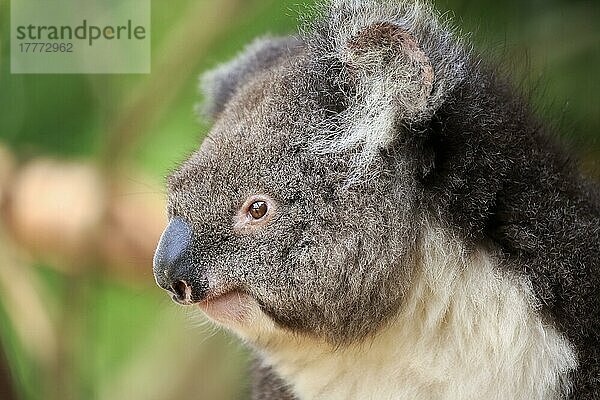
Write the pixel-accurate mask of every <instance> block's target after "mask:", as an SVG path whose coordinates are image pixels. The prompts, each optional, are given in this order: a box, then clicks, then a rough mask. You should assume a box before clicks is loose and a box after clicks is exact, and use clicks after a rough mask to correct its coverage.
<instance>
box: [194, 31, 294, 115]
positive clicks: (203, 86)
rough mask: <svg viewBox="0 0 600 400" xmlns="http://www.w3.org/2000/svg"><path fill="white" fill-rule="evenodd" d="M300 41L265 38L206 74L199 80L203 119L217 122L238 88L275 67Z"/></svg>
mask: <svg viewBox="0 0 600 400" xmlns="http://www.w3.org/2000/svg"><path fill="white" fill-rule="evenodd" d="M299 43H300V41H299V39H297V38H295V37H293V36H286V37H269V36H266V37H262V38H259V39H256V40H255V41H254V42H252V43H251V44H249V45H248V46H246V48H245V49H244V50H242V52H240V54H239V55H238V56H237V57H236V58H234V59H233V60H232V61H230V62H228V63H225V64H222V65H220V66H218V67H217V68H215V69H213V70H211V71H208V72H206V73H205V74H203V75H202V76H201V78H200V91H201V92H202V94H203V95H204V102H203V103H202V104H201V105H200V107H199V112H200V114H201V115H202V116H203V117H207V118H209V119H212V120H214V119H216V118H217V117H218V116H219V114H220V113H221V112H222V111H223V109H224V108H225V106H226V105H227V102H228V101H229V100H230V99H231V98H232V97H233V96H234V95H235V93H236V92H237V90H238V88H240V87H241V86H243V85H244V84H245V83H247V82H248V81H249V80H250V79H252V77H253V76H255V75H256V74H258V73H260V72H261V71H264V70H267V69H268V68H271V67H273V66H274V65H276V64H277V63H278V62H280V61H281V60H282V59H285V58H286V56H287V55H289V53H290V52H292V51H293V50H294V49H297V48H298V45H299Z"/></svg>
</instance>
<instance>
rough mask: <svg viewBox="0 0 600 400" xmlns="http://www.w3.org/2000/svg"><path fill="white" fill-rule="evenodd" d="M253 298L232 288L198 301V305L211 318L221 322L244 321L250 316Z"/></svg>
mask: <svg viewBox="0 0 600 400" xmlns="http://www.w3.org/2000/svg"><path fill="white" fill-rule="evenodd" d="M251 301H252V300H251V298H250V296H248V295H247V294H245V293H243V292H241V291H238V290H232V291H229V292H226V293H223V294H218V295H213V296H209V297H207V298H206V299H204V300H202V301H201V302H199V303H198V307H199V308H200V309H201V310H202V312H204V314H206V315H207V316H208V317H209V318H211V319H213V320H215V321H217V322H221V323H227V322H238V323H239V322H243V321H244V320H245V319H246V317H247V316H248V311H249V304H250V303H251Z"/></svg>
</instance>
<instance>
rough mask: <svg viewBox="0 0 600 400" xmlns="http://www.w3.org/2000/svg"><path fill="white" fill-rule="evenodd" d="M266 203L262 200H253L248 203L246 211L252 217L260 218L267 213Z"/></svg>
mask: <svg viewBox="0 0 600 400" xmlns="http://www.w3.org/2000/svg"><path fill="white" fill-rule="evenodd" d="M267 209H268V207H267V203H266V202H264V201H255V202H254V203H252V204H251V205H250V208H249V209H248V213H249V214H250V216H251V217H252V218H254V219H261V218H262V217H264V216H265V215H266V214H267Z"/></svg>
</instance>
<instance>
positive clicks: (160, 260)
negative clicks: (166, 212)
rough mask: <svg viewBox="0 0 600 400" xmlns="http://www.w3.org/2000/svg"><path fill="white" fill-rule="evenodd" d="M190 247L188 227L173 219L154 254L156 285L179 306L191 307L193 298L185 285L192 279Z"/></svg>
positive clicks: (189, 230) (179, 219)
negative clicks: (170, 295) (167, 292)
mask: <svg viewBox="0 0 600 400" xmlns="http://www.w3.org/2000/svg"><path fill="white" fill-rule="evenodd" d="M191 243H192V229H191V228H190V226H189V225H188V224H187V223H186V222H185V221H184V220H182V219H181V218H173V219H171V221H170V222H169V225H167V228H166V229H165V231H164V232H163V234H162V236H161V237H160V241H159V242H158V247H157V248H156V252H155V253H154V262H153V264H154V268H153V269H154V278H155V279H156V283H157V284H158V286H160V287H161V288H163V289H165V290H167V291H169V292H170V293H171V294H172V296H173V300H175V301H176V302H178V303H181V304H191V303H192V297H193V296H192V295H193V290H192V286H191V285H190V284H189V283H188V282H189V281H190V278H192V277H191V276H190V274H191V273H192V265H191V260H190V246H191ZM194 297H195V296H194Z"/></svg>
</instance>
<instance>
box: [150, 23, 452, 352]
mask: <svg viewBox="0 0 600 400" xmlns="http://www.w3.org/2000/svg"><path fill="white" fill-rule="evenodd" d="M332 14H333V15H339V14H340V13H332ZM341 18H343V16H342V17H341ZM375 22H377V21H373V23H371V22H370V21H358V22H357V25H356V26H355V27H354V28H353V29H348V30H346V29H344V30H343V31H341V32H338V33H337V34H336V35H337V36H336V35H333V34H332V29H333V26H334V25H337V26H341V25H339V24H338V22H336V21H329V24H330V25H331V26H329V25H327V26H325V28H323V29H321V30H320V31H321V32H322V33H321V34H319V35H321V36H319V35H317V34H315V35H314V36H311V37H308V38H302V39H298V38H284V39H263V40H260V41H257V42H255V43H254V44H252V45H251V46H249V47H248V48H247V49H246V50H245V52H244V53H243V54H242V55H241V56H240V57H238V58H237V59H236V60H234V61H233V62H231V63H229V64H227V65H225V66H223V67H221V68H219V69H217V70H216V71H214V72H212V73H209V74H208V75H207V76H206V77H205V79H204V82H205V93H206V94H207V97H208V104H207V107H206V109H207V111H208V114H209V116H211V117H212V118H213V119H215V123H214V126H213V128H212V130H211V132H210V134H209V135H208V137H207V138H206V139H205V140H204V143H203V144H202V146H201V148H200V149H199V151H197V152H196V153H195V154H193V155H192V156H191V157H190V158H189V159H188V160H187V161H185V162H184V163H183V165H182V166H181V167H180V168H179V169H178V170H177V171H176V172H174V173H173V174H172V176H170V178H169V180H168V189H169V206H168V211H169V218H170V224H169V227H168V228H167V230H166V231H165V233H164V234H163V237H162V238H161V242H160V243H159V247H158V249H157V253H156V256H155V263H154V272H155V276H156V279H157V282H158V284H159V285H160V286H161V287H163V288H165V289H166V290H168V291H170V292H171V293H172V294H173V297H174V299H175V300H176V301H178V302H180V303H182V304H195V303H198V304H199V305H200V307H201V308H202V309H203V310H204V311H205V312H206V313H207V314H208V315H209V316H210V317H212V318H213V319H214V320H217V321H218V322H220V323H222V324H224V325H226V326H228V327H230V328H232V329H233V330H234V331H236V332H237V333H239V334H240V335H242V336H246V337H249V338H251V339H253V340H255V341H256V340H270V339H269V338H270V337H271V336H273V335H274V334H275V333H281V332H285V333H294V334H305V335H310V336H314V337H318V338H323V339H325V340H327V341H329V342H334V343H342V342H347V341H351V340H354V339H358V338H361V337H365V336H367V335H369V334H370V333H372V332H374V331H375V330H377V328H378V327H380V326H381V325H382V324H384V323H385V322H386V321H387V320H388V319H389V318H390V317H391V316H392V315H394V313H396V312H397V311H398V309H399V307H400V305H401V303H402V298H403V296H404V294H405V293H406V291H407V290H408V289H409V288H410V281H411V276H412V272H413V269H414V268H413V257H414V254H415V253H416V250H415V243H416V241H417V240H418V235H419V232H420V229H421V225H422V221H423V218H422V211H419V210H420V208H419V207H418V204H417V203H418V193H419V188H418V185H417V180H416V175H417V174H416V172H415V171H416V170H417V169H418V168H419V167H418V165H419V162H420V160H419V161H418V162H417V161H415V160H414V159H413V157H412V156H411V152H412V147H413V146H415V142H414V141H411V140H410V137H409V136H406V137H399V136H398V135H395V132H396V131H398V130H399V126H400V125H401V124H403V121H406V120H407V119H412V120H413V121H414V126H418V125H419V121H420V120H421V119H423V116H424V115H426V114H427V113H428V112H430V108H433V107H434V103H436V102H438V101H439V97H440V96H439V94H438V93H437V92H435V90H441V89H440V88H443V87H444V82H445V81H444V80H443V79H441V80H439V82H437V86H436V88H437V89H435V90H434V89H432V79H433V74H434V73H436V72H437V73H440V75H443V73H444V72H445V71H444V66H443V65H442V66H439V67H437V69H436V68H434V67H432V66H431V65H430V64H429V60H428V59H427V57H426V56H425V55H424V53H423V51H422V50H421V49H420V48H419V47H418V46H417V44H416V43H415V42H414V40H413V38H412V36H411V34H410V32H408V31H406V30H405V29H403V28H402V27H400V26H397V25H393V24H382V23H379V22H377V23H375ZM420 29H424V28H423V27H420ZM323 35H324V36H323ZM379 36H381V38H379ZM380 39H381V40H380ZM381 43H383V44H384V47H381V46H382V45H381ZM340 49H341V50H340ZM396 61H397V62H396ZM390 65H393V66H394V65H395V66H394V67H393V68H392V69H390V70H388V68H390V67H389V66H390ZM397 65H399V67H398V66H397ZM398 85H399V86H398ZM388 86H389V87H388ZM403 96H404V97H403ZM411 96H412V97H414V98H411ZM392 100H393V101H392ZM392 103H393V104H394V107H393V108H390V104H392ZM357 176H359V178H357ZM257 321H259V322H257Z"/></svg>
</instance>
